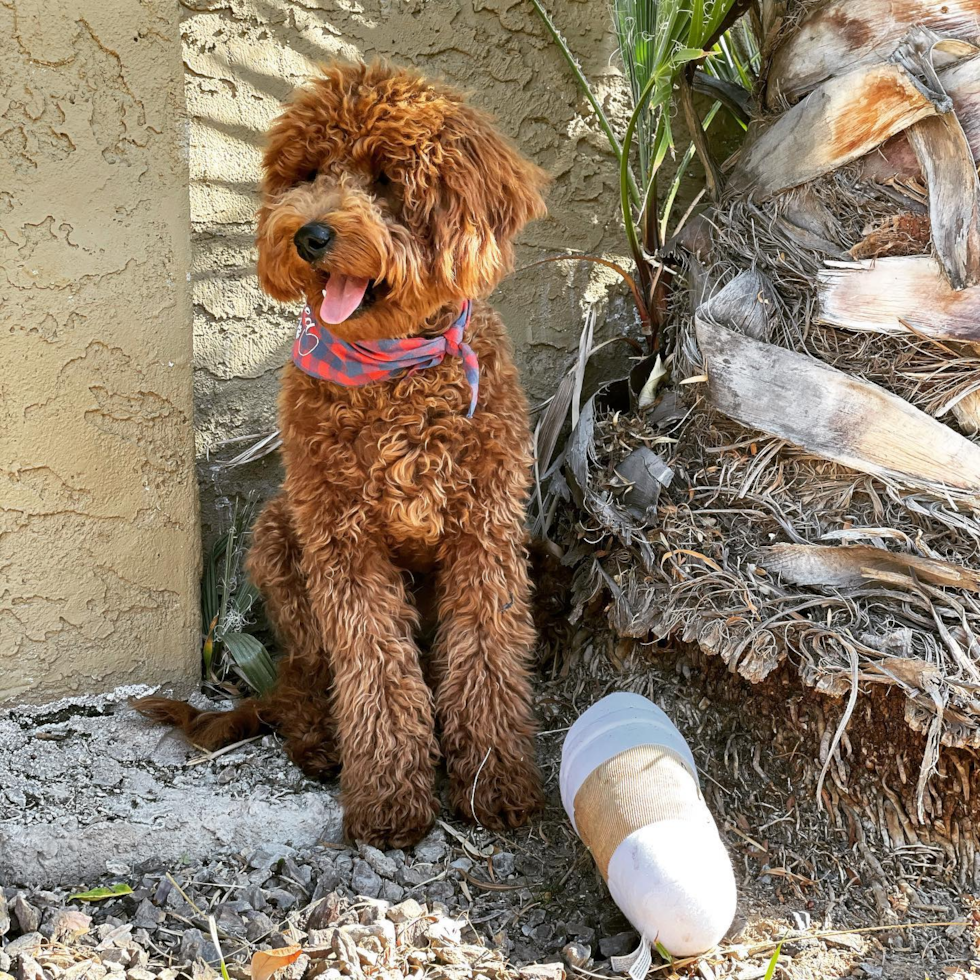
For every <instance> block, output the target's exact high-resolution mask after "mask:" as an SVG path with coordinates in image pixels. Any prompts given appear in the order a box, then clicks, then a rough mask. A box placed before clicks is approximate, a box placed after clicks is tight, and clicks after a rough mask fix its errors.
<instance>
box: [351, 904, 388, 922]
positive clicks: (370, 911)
mask: <svg viewBox="0 0 980 980" xmlns="http://www.w3.org/2000/svg"><path fill="white" fill-rule="evenodd" d="M387 911H388V902H386V901H385V900H384V899H383V898H372V899H368V901H367V902H365V903H364V908H362V909H361V911H360V913H359V914H358V919H359V920H360V922H361V924H362V925H370V923H372V922H377V921H379V920H380V919H383V918H384V917H385V913H386V912H387Z"/></svg>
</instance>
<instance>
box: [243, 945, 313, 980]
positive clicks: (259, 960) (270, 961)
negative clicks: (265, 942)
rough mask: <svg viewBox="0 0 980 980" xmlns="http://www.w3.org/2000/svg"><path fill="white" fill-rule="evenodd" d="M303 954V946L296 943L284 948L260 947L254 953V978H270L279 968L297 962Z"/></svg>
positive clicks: (266, 979) (260, 979) (258, 979)
mask: <svg viewBox="0 0 980 980" xmlns="http://www.w3.org/2000/svg"><path fill="white" fill-rule="evenodd" d="M302 954H303V950H302V948H301V947H300V946H299V945H298V944H296V943H294V944H293V945H292V946H283V948H282V949H260V950H259V951H258V952H256V953H253V954H252V980H270V977H272V975H273V974H274V973H275V972H276V971H277V970H281V969H282V968H283V967H284V966H289V964H290V963H295V962H296V961H297V960H298V959H299V958H300V956H302Z"/></svg>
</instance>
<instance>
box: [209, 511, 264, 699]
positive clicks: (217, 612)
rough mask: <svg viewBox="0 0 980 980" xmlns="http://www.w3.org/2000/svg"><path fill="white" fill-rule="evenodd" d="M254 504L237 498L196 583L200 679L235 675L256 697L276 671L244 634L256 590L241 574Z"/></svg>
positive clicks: (256, 641)
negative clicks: (200, 625)
mask: <svg viewBox="0 0 980 980" xmlns="http://www.w3.org/2000/svg"><path fill="white" fill-rule="evenodd" d="M257 510H258V500H257V499H256V498H255V497H253V496H249V497H248V498H246V499H245V500H242V499H241V498H236V499H235V502H234V504H233V505H232V509H231V520H230V522H229V525H228V529H227V530H226V531H225V532H224V533H223V534H221V535H220V536H219V537H218V539H217V540H216V541H215V542H214V545H213V546H212V547H211V553H210V555H209V556H208V559H207V561H206V562H205V565H204V578H203V581H202V582H201V614H202V619H203V622H204V627H205V630H206V633H205V636H204V650H203V656H204V676H205V677H206V678H209V679H212V680H220V679H223V678H224V677H225V676H227V674H228V672H229V671H232V672H234V673H236V674H237V675H238V676H239V677H240V678H241V679H242V680H243V681H245V683H246V684H248V686H249V687H251V688H252V689H253V690H254V691H255V692H256V693H258V694H264V693H265V692H266V691H268V690H269V689H270V688H271V687H272V685H273V684H274V683H275V679H276V669H275V665H274V664H273V662H272V657H271V656H270V655H269V651H268V650H266V648H265V646H264V645H263V644H262V642H261V641H260V640H259V639H258V638H257V637H255V636H253V635H252V634H251V633H249V632H247V629H248V628H249V627H250V626H253V625H254V618H253V614H254V610H255V609H256V607H257V603H258V600H259V590H258V589H257V588H256V587H255V585H254V584H253V583H252V581H251V580H250V579H249V577H248V574H247V572H246V571H245V554H246V552H247V551H248V539H249V529H250V528H251V526H252V522H253V521H254V520H255V516H256V512H257Z"/></svg>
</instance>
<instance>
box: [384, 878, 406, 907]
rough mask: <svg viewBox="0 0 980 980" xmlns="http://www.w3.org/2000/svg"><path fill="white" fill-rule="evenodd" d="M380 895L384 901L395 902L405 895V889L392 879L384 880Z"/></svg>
mask: <svg viewBox="0 0 980 980" xmlns="http://www.w3.org/2000/svg"><path fill="white" fill-rule="evenodd" d="M381 897H382V898H383V899H384V900H385V901H386V902H391V903H393V904H394V903H397V902H400V901H401V900H402V899H403V898H404V897H405V889H404V888H402V886H401V885H399V884H397V883H396V882H394V881H386V882H385V883H384V884H383V885H382V886H381Z"/></svg>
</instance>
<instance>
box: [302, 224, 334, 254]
mask: <svg viewBox="0 0 980 980" xmlns="http://www.w3.org/2000/svg"><path fill="white" fill-rule="evenodd" d="M332 241H333V228H331V227H330V225H325V224H323V222H321V221H311V222H310V223H309V224H308V225H303V227H302V228H300V230H299V231H298V232H296V234H295V235H293V242H294V244H295V245H296V251H297V252H299V254H300V258H302V259H304V260H305V261H306V262H316V261H317V259H322V258H323V255H324V253H325V252H326V250H327V249H328V248H330V243H331V242H332Z"/></svg>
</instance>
